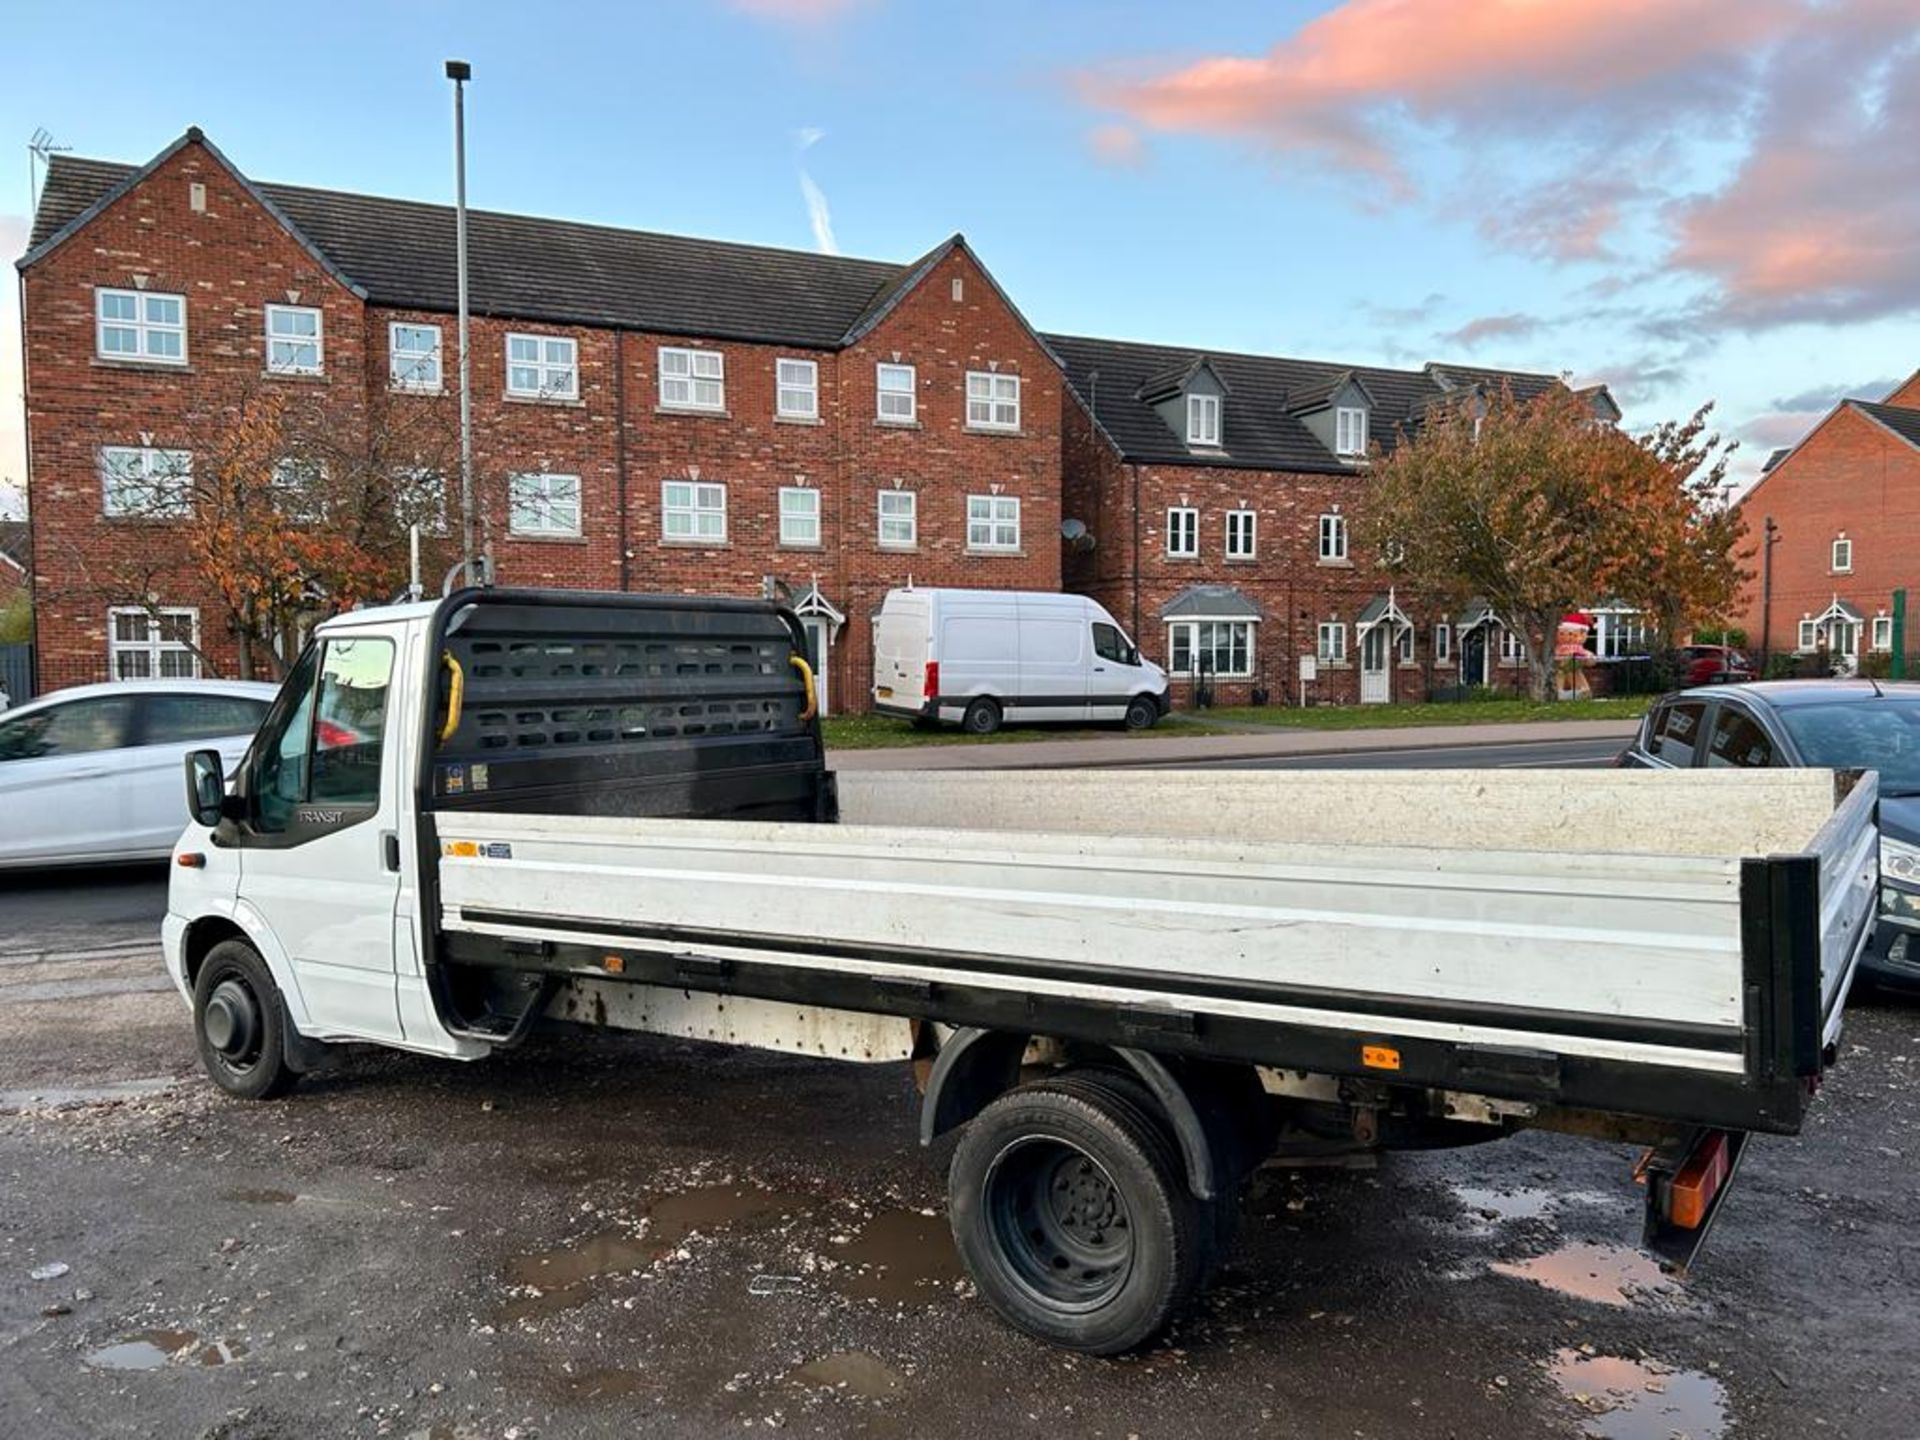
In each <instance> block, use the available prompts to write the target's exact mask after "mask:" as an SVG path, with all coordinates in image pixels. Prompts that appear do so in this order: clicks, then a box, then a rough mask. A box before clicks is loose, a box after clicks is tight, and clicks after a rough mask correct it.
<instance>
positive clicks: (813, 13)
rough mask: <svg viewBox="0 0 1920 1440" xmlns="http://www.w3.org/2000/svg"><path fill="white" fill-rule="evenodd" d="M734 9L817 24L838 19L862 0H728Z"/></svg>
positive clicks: (794, 22)
mask: <svg viewBox="0 0 1920 1440" xmlns="http://www.w3.org/2000/svg"><path fill="white" fill-rule="evenodd" d="M728 3H730V4H731V5H732V6H733V8H734V9H736V10H743V11H745V12H746V13H747V14H749V15H758V16H760V17H761V18H762V19H766V20H784V21H787V22H788V23H790V24H796V25H819V24H824V23H825V22H827V21H829V20H838V19H839V18H840V17H841V16H842V15H844V14H846V13H847V12H848V11H849V10H851V9H853V8H854V7H855V6H856V5H859V4H861V3H862V0H728Z"/></svg>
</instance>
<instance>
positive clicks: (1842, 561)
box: [1830, 535, 1853, 575]
mask: <svg viewBox="0 0 1920 1440" xmlns="http://www.w3.org/2000/svg"><path fill="white" fill-rule="evenodd" d="M1830 559H1831V560H1832V562H1833V563H1832V566H1831V568H1832V571H1833V573H1834V574H1835V575H1851V574H1852V573H1853V541H1851V540H1849V539H1848V538H1847V537H1846V536H1844V535H1841V536H1839V537H1837V538H1836V539H1835V540H1834V542H1833V551H1832V554H1831V556H1830Z"/></svg>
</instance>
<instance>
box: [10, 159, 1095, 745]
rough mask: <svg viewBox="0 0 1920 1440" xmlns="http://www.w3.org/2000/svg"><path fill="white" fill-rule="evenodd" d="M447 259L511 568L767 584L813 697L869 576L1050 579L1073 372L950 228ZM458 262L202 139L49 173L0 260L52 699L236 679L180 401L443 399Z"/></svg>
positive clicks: (191, 416) (408, 232)
mask: <svg viewBox="0 0 1920 1440" xmlns="http://www.w3.org/2000/svg"><path fill="white" fill-rule="evenodd" d="M470 253H471V256H472V266H471V269H472V300H471V308H472V311H473V315H474V320H473V325H472V339H471V345H470V354H471V364H472V386H471V388H472V394H473V400H474V409H475V425H474V433H475V451H476V471H477V472H480V473H483V474H487V475H493V476H498V477H500V479H501V492H502V493H501V494H500V496H499V503H498V504H497V505H496V506H495V508H494V510H493V512H492V513H491V514H490V515H489V517H488V518H489V519H490V521H491V524H490V526H489V529H490V543H491V548H492V550H493V552H494V555H495V558H496V561H497V566H498V576H499V579H500V580H501V582H502V583H506V584H524V585H561V586H580V587H600V588H609V589H618V588H629V589H641V590H685V591H692V592H722V593H729V594H759V593H761V592H762V590H763V587H765V586H767V585H770V584H773V583H774V582H778V583H779V584H780V585H782V586H784V587H785V588H786V591H787V593H789V594H791V595H792V596H793V598H794V599H795V600H796V601H797V602H798V608H799V609H800V610H801V612H802V613H803V615H805V616H806V617H807V619H808V623H809V627H810V629H812V630H813V631H814V633H815V636H816V641H817V644H818V648H819V650H820V652H821V655H822V658H823V659H824V661H825V664H824V666H823V669H824V672H825V674H826V678H827V693H828V700H829V704H830V705H833V706H835V707H837V708H839V707H845V706H846V705H847V703H848V702H849V701H854V700H857V702H858V705H859V706H860V707H862V708H863V707H864V704H865V700H864V697H865V694H866V690H867V687H868V674H869V671H870V665H871V660H870V627H869V624H868V617H869V615H870V614H871V612H872V611H873V610H874V609H875V608H876V607H877V606H878V604H879V601H880V597H881V596H882V595H883V594H884V593H885V591H886V590H887V589H888V588H889V587H890V586H893V585H898V584H904V583H906V581H907V580H908V579H909V577H911V578H912V579H913V581H914V582H915V583H918V584H928V585H957V584H972V585H987V586H997V587H1017V588H1031V589H1044V590H1053V589H1058V588H1059V586H1060V549H1059V524H1060V509H1059V505H1060V483H1059V473H1060V435H1061V412H1062V407H1063V403H1064V399H1065V386H1064V383H1063V379H1062V376H1061V373H1060V369H1059V367H1058V365H1057V364H1056V362H1055V361H1054V359H1053V357H1052V355H1051V354H1050V353H1049V352H1048V350H1047V348H1046V347H1045V346H1044V345H1043V344H1042V343H1041V342H1040V341H1039V339H1038V338H1037V337H1036V336H1035V335H1034V333H1033V331H1032V330H1031V328H1030V327H1029V326H1028V325H1027V323H1026V322H1025V320H1024V319H1023V318H1022V316H1021V315H1020V313H1019V311H1018V310H1017V309H1015V308H1014V306H1013V305H1012V304H1011V302H1010V301H1009V300H1008V299H1007V297H1006V296H1005V295H1004V294H1003V293H1002V292H1001V290H1000V289H999V287H998V286H997V285H996V284H995V283H994V281H993V278H992V277H991V276H990V275H989V274H988V272H987V271H986V269H985V268H984V266H982V264H981V263H980V261H979V260H978V258H977V257H976V256H975V255H974V254H973V252H972V251H971V250H970V249H969V248H968V246H967V244H966V242H965V241H964V239H962V238H961V237H960V236H958V235H956V236H954V237H953V238H952V239H950V240H947V241H945V242H944V243H942V244H941V245H939V246H938V247H936V248H935V249H934V250H933V251H932V252H930V253H929V254H928V255H926V256H925V257H923V258H922V259H920V260H919V261H917V262H915V263H913V264H910V265H894V264H881V263H876V262H872V261H863V260H847V259H840V258H838V257H830V256H819V255H809V254H801V253H795V252H788V251H778V250H768V249H762V248H758V247H753V246H744V245H728V244H720V243H716V242H710V241H696V240H687V239H681V238H677V237H672V236H663V235H651V234H644V233H639V232H631V231H620V230H611V229H607V228H603V227H596V226H586V225H575V224H568V223H564V222H558V221H548V220H533V219H526V218H522V217H514V216H506V215H494V214H489V213H485V212H479V213H475V214H474V215H473V216H472V217H471V227H470ZM452 255H453V216H452V212H451V210H450V209H448V208H446V207H443V206H431V205H420V204H413V203H409V202H403V201H395V200H384V199H376V198H372V197H367V196H357V195H346V194H339V193H335V192H328V191H318V190H309V189H303V188H299V187H294V186H279V185H257V184H255V183H253V182H252V181H251V180H249V179H248V178H247V177H246V176H244V175H242V174H241V173H240V172H239V171H238V170H236V169H235V168H234V167H233V166H232V165H231V164H230V163H229V162H228V161H227V160H226V159H225V157H224V156H222V155H221V154H220V152H219V151H218V150H217V149H215V148H214V147H213V145H212V144H211V143H209V142H208V141H207V140H206V138H205V137H204V136H202V135H201V134H200V133H199V132H198V131H189V132H188V133H187V134H186V135H184V136H182V137H181V138H180V139H179V140H178V141H176V142H175V143H174V144H172V145H170V146H169V147H168V148H167V149H166V150H165V151H163V152H162V153H161V154H160V155H159V156H157V157H156V158H155V159H154V160H152V161H151V162H149V163H148V164H146V165H144V166H140V167H138V168H135V167H132V166H127V165H115V164H106V163H102V162H98V161H87V160H79V159H74V158H71V157H66V156H60V157H55V160H54V163H53V165H52V167H51V169H50V171H49V174H48V177H47V184H46V189H45V192H44V195H43V199H42V202H41V207H40V212H39V214H38V215H37V216H36V217H35V225H34V231H33V236H32V240H31V248H30V250H29V252H28V254H27V255H26V257H25V258H24V259H23V260H22V261H21V262H20V270H21V274H22V277H23V286H24V299H25V304H24V310H25V331H26V392H27V418H28V445H29V467H28V477H29V478H28V496H29V505H30V507H31V512H32V515H33V521H34V524H33V536H34V553H33V561H34V564H33V568H34V570H35V572H36V575H37V576H38V586H39V588H38V592H37V594H38V605H37V607H36V630H37V634H36V639H37V646H38V655H39V669H40V677H39V683H40V686H41V688H42V689H51V688H54V687H56V686H60V685H67V684H74V683H78V682H81V681H86V680H96V679H100V678H103V677H104V676H106V675H108V674H115V675H123V676H137V675H149V674H163V673H193V672H194V671H196V670H198V669H200V668H203V667H204V666H210V667H215V668H219V669H222V670H226V671H229V672H230V671H231V668H232V667H233V666H234V665H235V663H236V661H237V655H236V648H235V642H234V640H233V637H232V636H231V634H229V633H227V625H226V621H225V617H224V612H223V610H222V607H221V605H220V603H219V601H218V599H217V597H216V596H215V595H214V594H212V593H211V591H210V587H209V586H208V584H207V583H206V580H205V577H203V576H201V575H198V574H196V573H194V572H193V569H192V567H191V566H190V565H189V564H187V562H186V557H185V554H184V548H185V547H184V546H183V544H182V542H181V536H180V526H181V524H182V518H181V516H180V514H179V508H180V507H179V505H178V503H177V502H176V500H175V499H174V498H173V492H172V491H170V490H169V488H168V487H169V485H173V486H174V487H175V489H176V490H177V488H178V482H177V477H178V476H180V475H181V474H184V473H188V472H190V470H191V465H192V449H193V446H194V444H195V443H196V438H197V436H198V433H199V432H198V431H197V428H196V426H197V423H198V422H197V421H196V419H195V417H196V415H199V414H201V413H202V412H204V411H205V409H206V407H207V397H208V396H209V395H210V394H213V393H216V392H218V393H225V394H229V395H230V394H233V393H236V392H238V391H240V390H242V389H246V388H250V387H251V388H257V387H260V386H263V385H266V386H276V387H288V388H289V389H291V390H295V391H299V392H301V393H302V394H303V396H305V397H309V398H308V399H307V401H306V403H308V404H309V405H310V407H311V408H312V409H314V410H315V412H316V413H318V414H319V415H321V416H322V417H323V419H322V422H321V423H322V424H324V426H325V427H326V428H327V429H328V430H329V431H331V432H332V433H333V434H335V435H353V434H359V433H372V432H375V431H379V430H381V429H382V427H387V428H388V429H389V430H391V429H392V428H393V427H395V426H397V425H398V424H399V423H401V422H400V421H397V420H396V419H395V418H394V417H395V416H396V414H399V413H400V412H406V411H410V410H413V411H417V410H420V409H421V408H423V407H425V408H428V409H431V410H435V411H436V412H440V413H444V414H445V415H448V416H450V415H451V414H452V412H453V409H454V407H455V406H456V404H457V401H456V376H457V362H456V354H457V351H456V344H455V331H454V325H453V319H452V312H453V310H454V289H453V286H454V280H453V266H452V263H451V257H452ZM449 423H451V422H450V421H449ZM447 478H448V477H447V476H446V475H445V474H444V473H441V474H436V475H433V476H429V477H425V481H424V483H426V484H428V485H430V486H432V487H435V488H439V487H442V486H444V485H446V483H447ZM395 483H396V486H398V485H399V484H401V483H402V481H401V479H400V478H398V477H397V478H396V481H395ZM405 483H407V484H409V485H415V484H420V483H422V480H421V477H417V476H411V477H407V478H406V481H405ZM455 483H456V484H457V481H456V482H455ZM136 502H137V503H136ZM435 508H442V507H435ZM453 508H456V509H457V506H455V507H453ZM136 591H137V592H140V593H134V592H136ZM123 592H124V593H123Z"/></svg>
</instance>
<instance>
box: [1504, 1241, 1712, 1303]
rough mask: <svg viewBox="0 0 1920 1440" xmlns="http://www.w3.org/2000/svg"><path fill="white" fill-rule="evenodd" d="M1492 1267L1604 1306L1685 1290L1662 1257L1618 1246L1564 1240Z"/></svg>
mask: <svg viewBox="0 0 1920 1440" xmlns="http://www.w3.org/2000/svg"><path fill="white" fill-rule="evenodd" d="M1488 1268H1489V1269H1491V1270H1492V1271H1493V1272H1494V1273H1495V1274H1498V1275H1511V1276H1512V1277H1514V1278H1515V1279H1517V1280H1531V1281H1532V1282H1533V1283H1534V1284H1536V1285H1543V1286H1545V1287H1546V1288H1547V1289H1549V1290H1555V1291H1558V1292H1559V1293H1560V1294H1562V1295H1572V1296H1575V1297H1576V1298H1578V1299H1581V1300H1592V1301H1596V1302H1597V1303H1599V1304H1601V1305H1628V1304H1631V1303H1632V1302H1633V1301H1634V1300H1636V1299H1639V1298H1641V1297H1643V1296H1674V1295H1677V1294H1678V1293H1679V1289H1680V1287H1679V1286H1678V1285H1676V1284H1674V1282H1673V1281H1672V1280H1671V1279H1670V1278H1669V1277H1668V1276H1667V1275H1666V1274H1664V1273H1663V1272H1662V1271H1661V1269H1660V1265H1659V1262H1658V1261H1656V1260H1654V1259H1652V1258H1651V1257H1650V1256H1647V1255H1644V1254H1642V1253H1641V1252H1640V1251H1638V1250H1628V1249H1625V1248H1623V1247H1622V1246H1619V1245H1592V1244H1576V1245H1563V1246H1561V1247H1560V1248H1559V1249H1558V1250H1550V1251H1548V1252H1547V1253H1546V1254H1545V1255H1536V1256H1534V1257H1533V1258H1532V1259H1531V1260H1498V1261H1495V1262H1494V1263H1493V1264H1492V1265H1491V1266H1489V1267H1488Z"/></svg>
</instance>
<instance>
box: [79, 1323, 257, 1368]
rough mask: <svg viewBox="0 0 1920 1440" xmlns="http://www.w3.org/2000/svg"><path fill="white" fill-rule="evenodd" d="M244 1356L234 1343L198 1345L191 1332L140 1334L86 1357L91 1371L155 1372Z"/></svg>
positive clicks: (243, 1352) (212, 1364)
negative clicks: (175, 1366)
mask: <svg viewBox="0 0 1920 1440" xmlns="http://www.w3.org/2000/svg"><path fill="white" fill-rule="evenodd" d="M246 1353H247V1347H246V1346H245V1345H242V1344H241V1343H240V1342H239V1341H237V1340H215V1341H213V1342H212V1343H211V1344H207V1345H202V1344H201V1343H200V1337H199V1336H198V1335H196V1334H195V1333H194V1332H193V1331H191V1330H143V1331H141V1332H140V1333H139V1334H138V1335H129V1336H128V1337H127V1338H126V1339H124V1340H120V1341H116V1342H115V1343H114V1344H112V1345H103V1346H102V1347H101V1348H100V1349H98V1350H95V1351H92V1352H91V1353H89V1354H88V1355H87V1357H86V1360H85V1364H86V1365H87V1367H88V1368H89V1369H93V1370H158V1369H159V1368H160V1367H161V1366H163V1365H204V1366H209V1367H211V1366H215V1365H227V1364H230V1363H232V1362H233V1361H235V1360H238V1359H239V1358H240V1357H241V1356H242V1355H245V1354H246Z"/></svg>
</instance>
